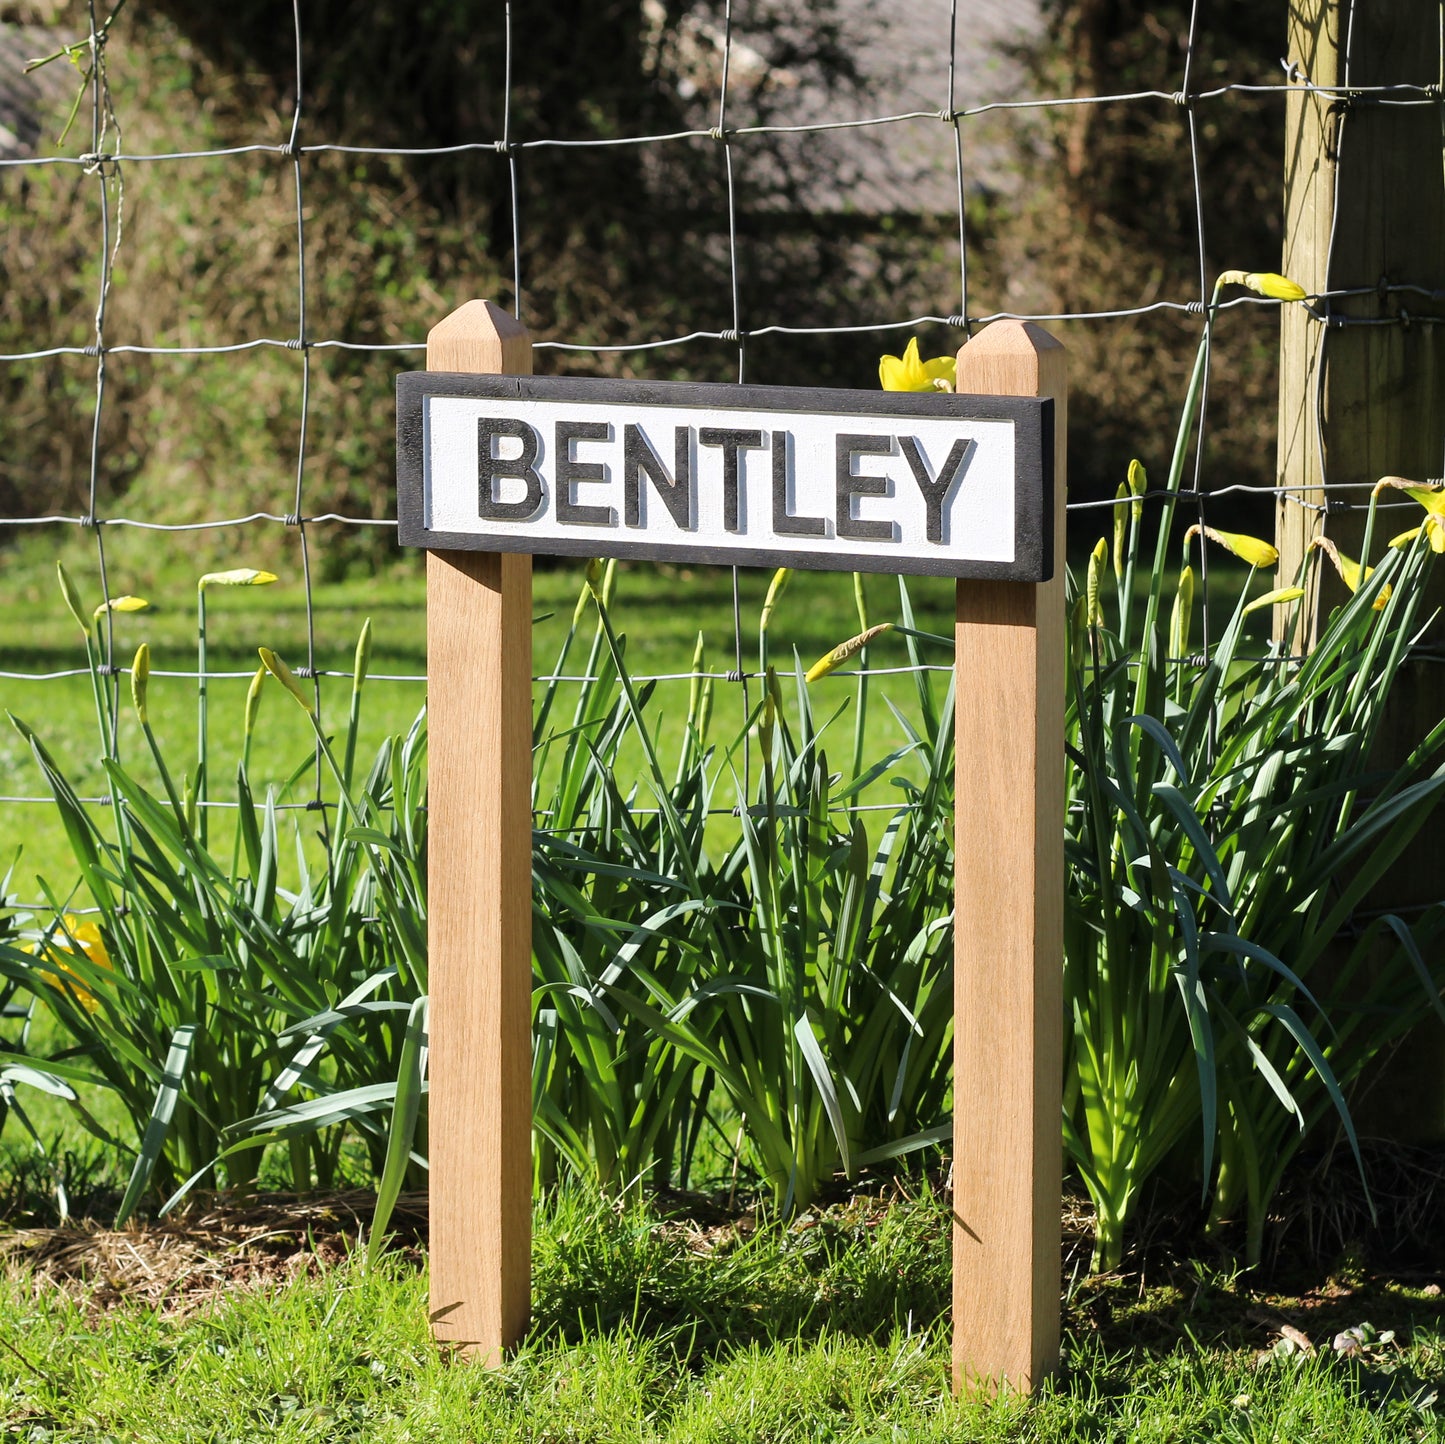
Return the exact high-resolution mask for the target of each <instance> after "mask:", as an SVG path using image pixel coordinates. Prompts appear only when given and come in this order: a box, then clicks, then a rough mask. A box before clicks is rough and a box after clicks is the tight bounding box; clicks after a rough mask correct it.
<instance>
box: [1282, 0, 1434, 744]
mask: <svg viewBox="0 0 1445 1444" xmlns="http://www.w3.org/2000/svg"><path fill="white" fill-rule="evenodd" d="M1351 15H1352V18H1351ZM1347 26H1348V28H1349V32H1350V33H1349V52H1350V53H1349V65H1348V82H1349V84H1350V85H1352V86H1362V85H1363V86H1371V85H1395V84H1401V83H1412V84H1417V85H1431V84H1434V83H1436V82H1438V81H1439V79H1440V75H1439V63H1440V30H1439V27H1440V12H1439V7H1438V6H1437V5H1427V4H1422V3H1420V0H1376V3H1374V4H1371V5H1365V6H1355V7H1353V11H1351V7H1349V6H1347V5H1344V4H1343V3H1341V0H1293V3H1291V5H1290V7H1289V51H1288V54H1289V58H1290V59H1291V60H1293V61H1295V62H1296V63H1297V64H1298V65H1299V67H1300V69H1301V70H1302V71H1303V72H1304V74H1306V75H1308V77H1309V78H1310V79H1311V80H1312V81H1313V82H1314V83H1315V84H1316V85H1319V86H1336V85H1343V84H1344V83H1345V82H1346V78H1347V77H1346V64H1345V56H1344V47H1345V41H1346V34H1345V32H1346V28H1347ZM1437 110H1438V107H1435V106H1410V105H1378V104H1369V103H1357V104H1352V105H1350V106H1348V107H1346V106H1342V105H1340V104H1339V103H1338V102H1336V101H1333V100H1332V99H1331V98H1330V97H1329V96H1325V95H1320V94H1318V93H1311V92H1307V91H1306V90H1305V89H1304V88H1303V87H1298V88H1293V87H1292V88H1291V90H1290V93H1289V94H1288V96H1287V97H1286V101H1285V231H1284V245H1283V257H1282V261H1281V269H1282V270H1283V271H1284V273H1285V274H1286V275H1287V276H1289V277H1290V278H1291V279H1292V280H1295V281H1298V282H1299V284H1300V285H1302V286H1303V287H1304V288H1305V290H1306V291H1309V292H1311V293H1319V292H1324V291H1331V290H1350V289H1356V288H1364V293H1363V294H1359V295H1353V296H1344V297H1340V298H1337V299H1335V300H1333V301H1331V302H1328V303H1326V304H1327V307H1328V310H1329V311H1330V312H1331V314H1333V315H1335V316H1339V317H1345V318H1353V319H1356V320H1368V321H1374V322H1378V321H1382V320H1395V321H1399V320H1400V319H1401V318H1402V317H1404V316H1408V317H1409V320H1410V324H1409V325H1404V324H1393V325H1378V324H1375V325H1363V326H1343V327H1330V328H1326V327H1325V326H1323V325H1321V324H1320V323H1319V322H1318V321H1316V320H1314V319H1313V318H1311V316H1310V315H1309V313H1308V312H1306V311H1305V309H1304V308H1303V307H1302V306H1285V307H1283V308H1282V309H1281V318H1280V325H1281V331H1280V388H1279V481H1280V484H1281V485H1282V486H1287V487H1292V488H1297V490H1296V491H1294V492H1293V493H1292V494H1290V495H1285V496H1281V498H1280V499H1279V502H1278V503H1277V510H1276V524H1275V529H1276V536H1277V545H1278V547H1279V554H1280V559H1279V582H1278V584H1279V585H1280V586H1292V585H1294V582H1295V579H1296V576H1297V575H1298V572H1299V567H1300V564H1301V561H1302V560H1303V559H1304V558H1305V556H1306V555H1307V553H1308V548H1309V544H1310V542H1311V540H1313V538H1315V537H1317V536H1319V535H1321V534H1327V535H1328V536H1330V537H1331V538H1333V539H1334V541H1335V543H1336V545H1337V546H1338V547H1339V548H1340V549H1341V550H1342V551H1343V552H1345V553H1346V554H1348V555H1349V556H1352V557H1358V556H1359V554H1360V547H1361V542H1362V541H1363V537H1364V529H1365V512H1364V510H1363V508H1362V509H1360V510H1352V511H1343V510H1336V511H1331V512H1325V511H1323V510H1321V509H1320V508H1321V507H1322V505H1323V503H1324V502H1325V500H1326V497H1325V493H1324V492H1322V491H1321V490H1319V489H1318V488H1319V487H1320V486H1321V485H1322V483H1323V482H1324V481H1326V480H1328V481H1329V483H1330V484H1331V485H1332V486H1333V485H1336V484H1351V485H1353V486H1356V487H1359V486H1360V485H1361V484H1363V485H1365V486H1369V485H1373V484H1374V483H1375V482H1376V481H1378V480H1379V479H1380V477H1382V476H1391V475H1394V476H1406V477H1411V478H1413V479H1415V480H1424V479H1425V478H1426V477H1432V476H1438V475H1439V474H1440V457H1441V452H1442V447H1445V407H1442V406H1441V405H1440V399H1441V396H1442V394H1445V324H1442V322H1445V305H1442V304H1441V303H1440V301H1439V300H1438V295H1439V293H1440V292H1441V291H1445V172H1442V169H1441V165H1440V116H1439V114H1438V113H1437ZM1385 282H1389V283H1410V284H1414V285H1416V286H1421V287H1424V288H1425V290H1427V291H1433V292H1435V293H1436V296H1435V297H1431V296H1428V295H1420V294H1417V293H1399V292H1397V293H1394V294H1390V293H1385V292H1382V291H1378V290H1376V289H1375V288H1376V287H1378V286H1380V285H1382V284H1383V283H1385ZM1322 451H1323V455H1321V452H1322ZM1366 496H1367V493H1366V492H1364V491H1363V490H1354V491H1351V492H1345V493H1336V494H1335V500H1336V501H1339V500H1348V501H1350V502H1351V503H1354V504H1356V505H1358V504H1359V503H1361V502H1363V501H1364V500H1365V499H1366ZM1300 501H1303V502H1304V503H1305V505H1303V506H1301V505H1300V504H1299V502H1300ZM1399 515H1400V516H1402V517H1403V516H1405V515H1406V513H1403V512H1402V513H1399ZM1382 522H1383V518H1382ZM1413 525H1414V519H1413V518H1412V519H1411V520H1408V521H1404V520H1402V521H1401V523H1400V525H1399V526H1397V527H1394V526H1385V527H1382V528H1377V534H1378V532H1379V530H1381V529H1383V531H1384V535H1385V536H1390V535H1393V534H1394V532H1397V531H1402V530H1404V529H1405V527H1407V526H1413ZM1306 588H1307V597H1306V602H1305V607H1306V616H1307V617H1308V618H1309V624H1308V625H1307V626H1306V627H1304V628H1302V629H1301V633H1300V635H1299V636H1298V637H1297V645H1300V646H1307V645H1310V644H1311V643H1312V641H1313V639H1314V637H1315V636H1317V635H1318V632H1319V628H1320V626H1321V625H1322V623H1323V621H1324V619H1326V618H1327V617H1328V616H1329V613H1330V611H1331V609H1333V608H1334V607H1336V606H1339V605H1340V604H1341V603H1342V602H1343V601H1344V599H1345V597H1346V595H1347V594H1346V592H1345V588H1344V584H1343V583H1342V582H1341V581H1340V580H1339V578H1338V577H1337V576H1336V575H1335V573H1334V572H1333V570H1332V569H1331V568H1330V567H1328V566H1325V567H1318V566H1311V567H1310V569H1309V574H1308V577H1307V580H1306ZM1431 592H1432V604H1433V605H1435V606H1440V605H1442V604H1445V572H1441V571H1439V570H1438V569H1437V573H1436V577H1435V580H1434V585H1433V586H1432V588H1431ZM1287 622H1288V612H1287V611H1286V610H1285V609H1283V608H1280V609H1277V611H1276V615H1275V625H1276V629H1277V631H1278V633H1279V634H1281V635H1282V633H1283V630H1284V628H1285V626H1286V625H1287ZM1434 670H1435V671H1436V672H1437V673H1438V672H1439V668H1435V669H1434ZM1434 701H1435V702H1436V703H1439V702H1441V701H1445V687H1442V688H1441V689H1440V690H1439V691H1437V693H1436V695H1435V698H1434ZM1434 715H1435V716H1438V715H1439V712H1438V708H1437V710H1436V712H1435V713H1434ZM1421 735H1423V733H1422V734H1421Z"/></svg>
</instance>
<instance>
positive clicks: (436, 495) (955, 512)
mask: <svg viewBox="0 0 1445 1444" xmlns="http://www.w3.org/2000/svg"><path fill="white" fill-rule="evenodd" d="M398 396H399V405H398V476H399V496H400V519H401V530H402V536H401V539H402V542H403V543H404V544H410V545H420V546H426V547H430V548H434V549H436V548H440V549H447V548H467V549H474V550H486V551H527V552H543V553H546V552H553V553H559V554H564V555H565V554H572V555H588V556H594V555H595V556H609V555H618V556H651V557H656V558H668V559H674V560H694V561H702V562H711V563H721V564H726V563H729V562H733V563H738V564H743V565H760V564H761V565H776V564H788V565H794V566H809V567H817V568H826V569H834V570H840V571H851V570H871V571H895V572H937V573H943V574H946V575H953V576H996V577H1000V578H1012V579H1018V580H1041V579H1042V577H1043V574H1044V571H1045V570H1046V568H1047V558H1048V557H1049V556H1050V553H1051V548H1050V547H1048V546H1046V545H1044V533H1045V531H1046V519H1047V518H1048V517H1049V516H1051V514H1052V507H1051V506H1045V505H1044V500H1045V496H1046V492H1047V485H1046V483H1048V482H1051V479H1052V473H1053V467H1052V455H1051V452H1052V446H1051V435H1050V433H1051V426H1050V425H1049V423H1050V422H1051V413H1050V412H1049V411H1048V409H1047V408H1048V403H1047V402H1041V401H1037V400H1015V399H999V398H993V397H958V396H947V395H942V394H925V393H919V394H912V393H888V392H858V391H824V390H808V391H802V390H794V389H791V388H788V389H784V388H760V387H740V386H701V385H690V384H685V383H672V384H669V383H640V382H626V381H617V382H607V381H596V380H590V379H589V380H581V379H569V378H550V377H537V378H533V377H495V376H488V377H481V376H456V375H450V374H447V373H434V372H420V373H413V374H410V375H408V376H404V377H402V378H401V381H400V384H399V387H398Z"/></svg>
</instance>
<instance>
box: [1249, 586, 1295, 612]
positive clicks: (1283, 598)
mask: <svg viewBox="0 0 1445 1444" xmlns="http://www.w3.org/2000/svg"><path fill="white" fill-rule="evenodd" d="M1304 594H1305V589H1304V588H1303V587H1276V588H1275V589H1274V591H1272V592H1266V593H1265V594H1264V595H1263V596H1262V597H1256V598H1255V599H1254V600H1253V601H1252V602H1251V603H1250V604H1249V605H1248V606H1247V607H1246V608H1245V609H1244V614H1245V616H1248V615H1249V614H1250V613H1251V612H1258V611H1262V610H1263V609H1264V608H1265V607H1283V606H1286V605H1288V603H1290V602H1297V601H1299V599H1300V598H1301V597H1302V596H1304Z"/></svg>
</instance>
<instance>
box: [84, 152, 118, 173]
mask: <svg viewBox="0 0 1445 1444" xmlns="http://www.w3.org/2000/svg"><path fill="white" fill-rule="evenodd" d="M80 164H81V167H82V169H83V170H84V172H85V174H86V175H98V176H100V177H102V179H104V180H110V179H111V178H112V177H113V176H117V175H119V174H120V162H119V161H118V160H117V159H116V158H115V157H114V156H113V155H106V154H105V153H104V152H102V151H94V150H88V151H86V152H85V154H84V155H82V156H81V157H80Z"/></svg>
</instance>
